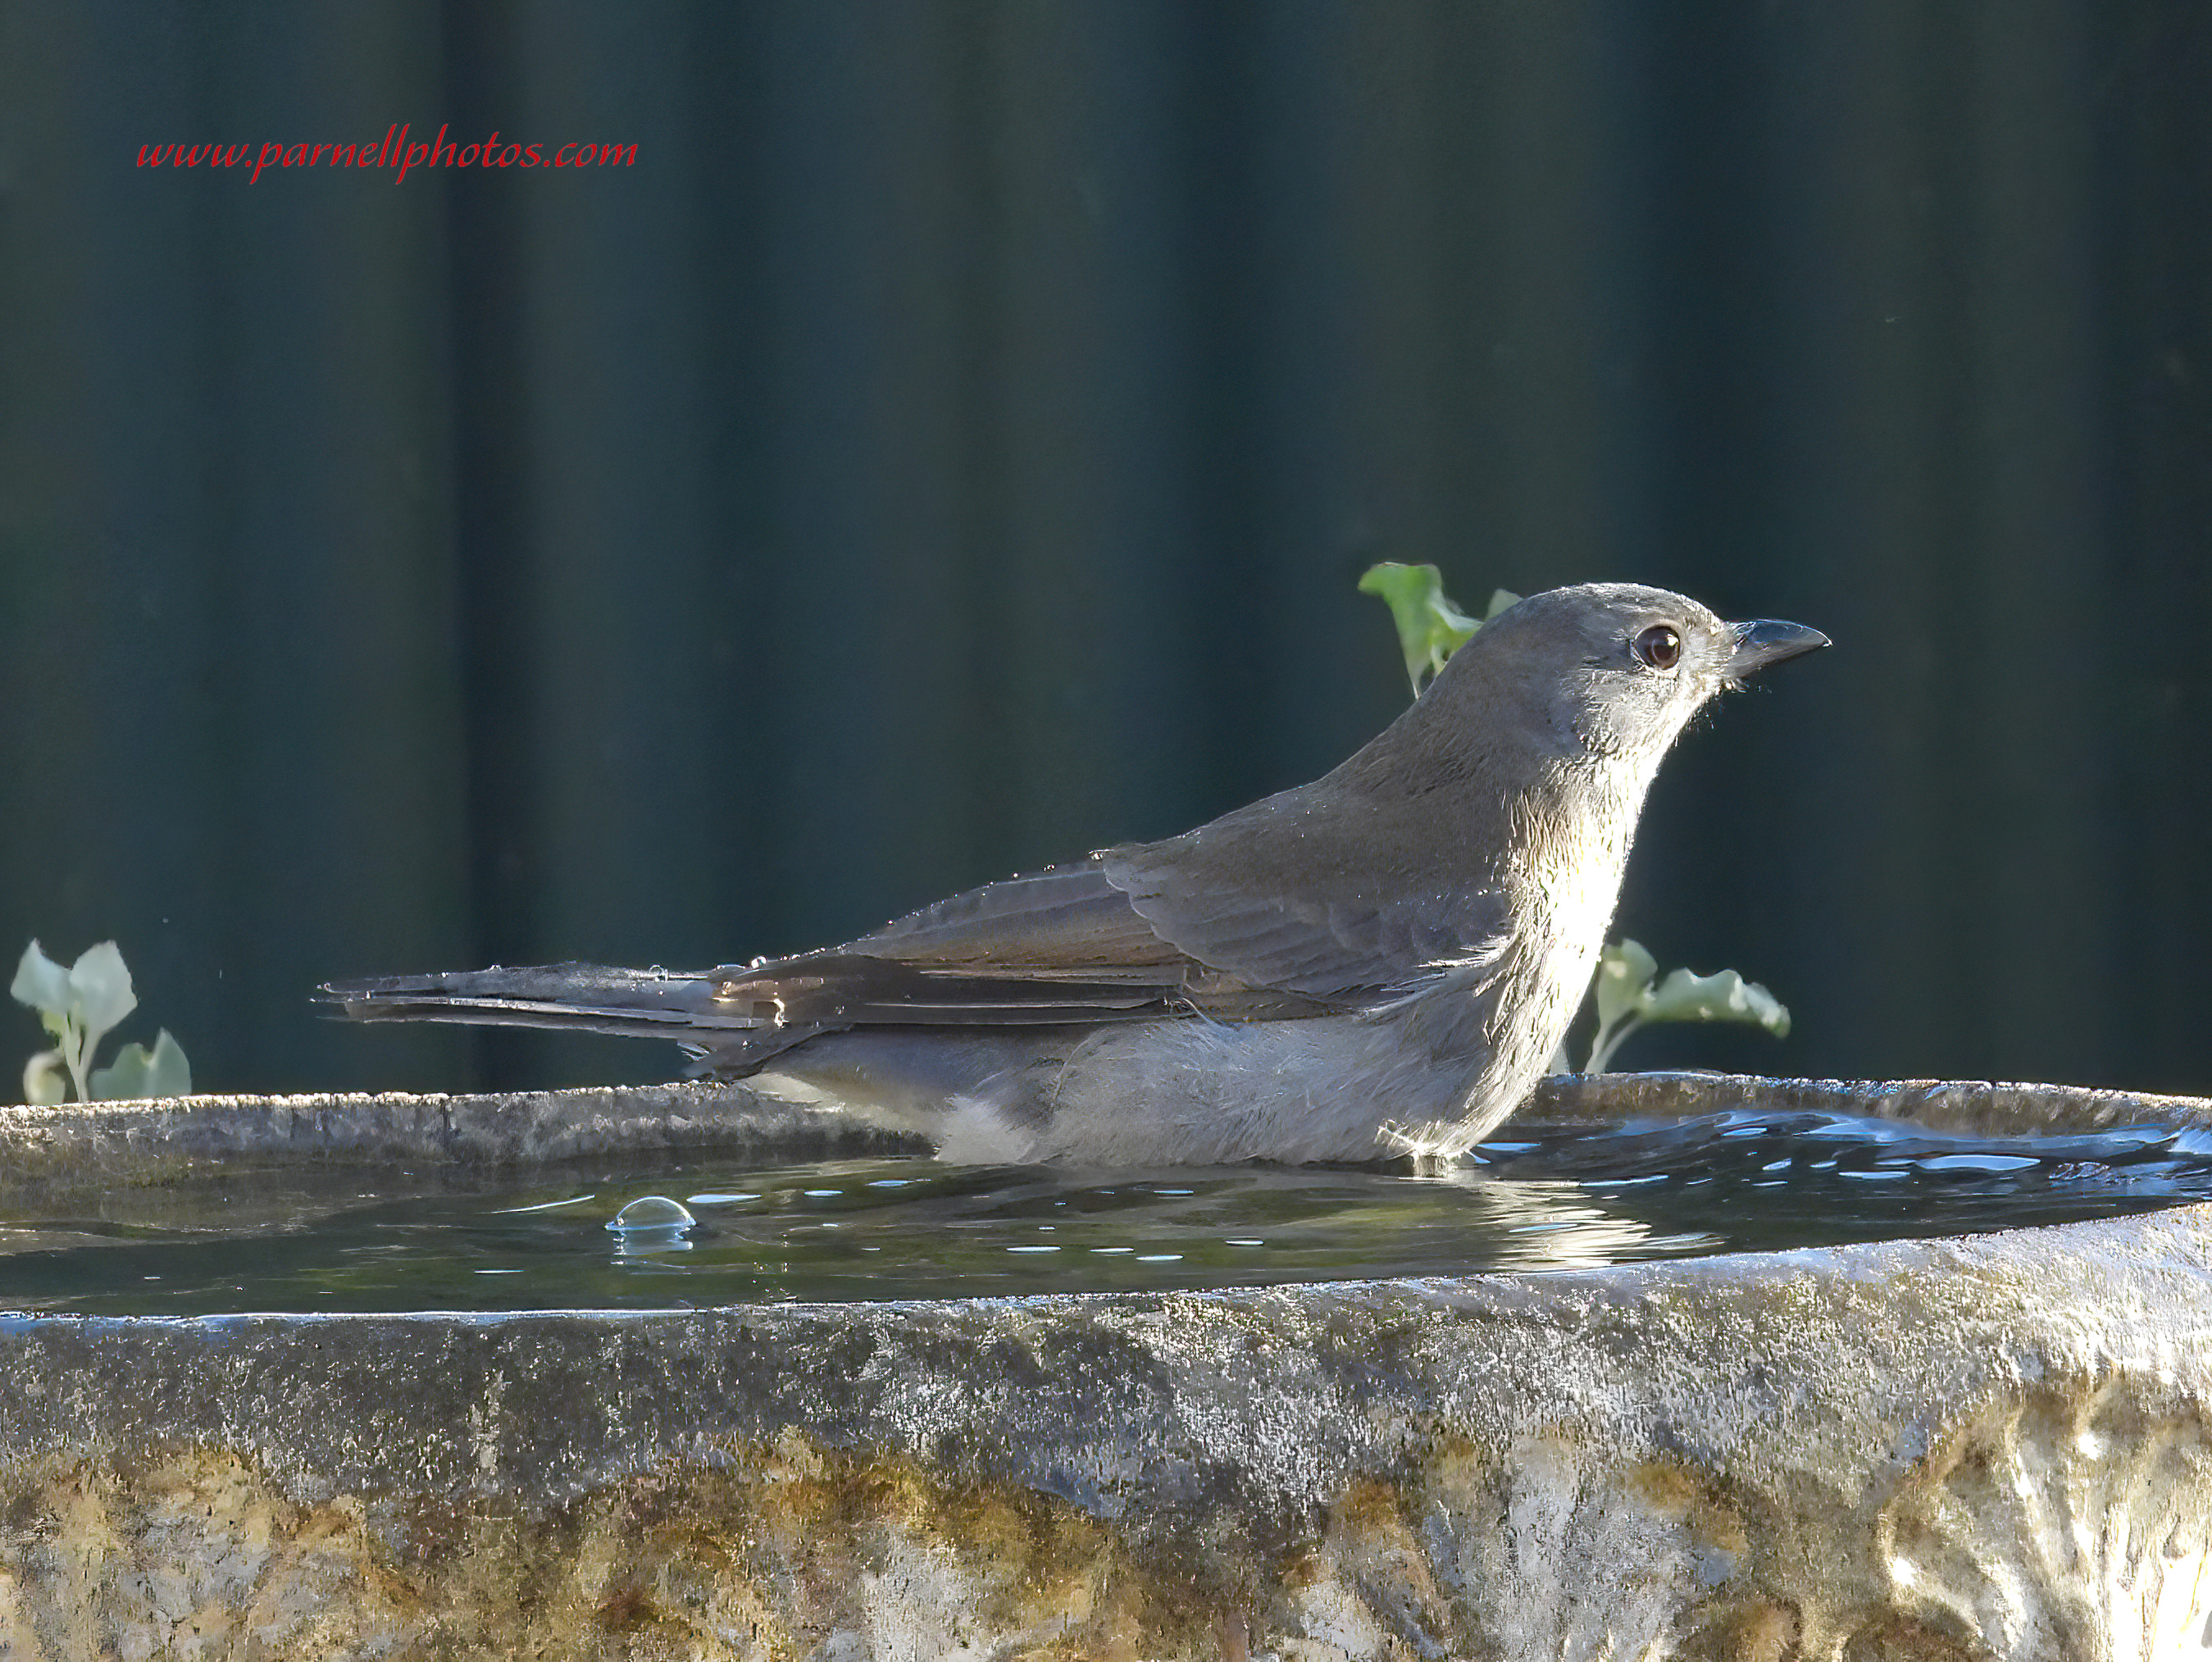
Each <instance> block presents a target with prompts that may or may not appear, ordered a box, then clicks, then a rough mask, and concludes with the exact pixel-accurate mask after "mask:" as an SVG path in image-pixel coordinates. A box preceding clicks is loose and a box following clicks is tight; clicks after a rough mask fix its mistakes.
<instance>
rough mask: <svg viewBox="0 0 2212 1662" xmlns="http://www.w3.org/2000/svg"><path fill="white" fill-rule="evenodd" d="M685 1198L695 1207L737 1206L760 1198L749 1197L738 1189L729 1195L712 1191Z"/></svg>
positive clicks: (756, 1196)
mask: <svg viewBox="0 0 2212 1662" xmlns="http://www.w3.org/2000/svg"><path fill="white" fill-rule="evenodd" d="M759 1198H760V1196H758V1195H749V1194H746V1193H745V1192H744V1190H737V1189H733V1190H731V1191H730V1192H729V1193H727V1194H720V1193H718V1192H716V1191H715V1190H711V1189H710V1190H708V1191H707V1192H706V1193H704V1194H701V1195H686V1196H684V1199H685V1200H687V1201H689V1202H690V1203H691V1204H692V1205H694V1206H735V1205H737V1204H738V1202H740V1201H757V1200H758V1199H759Z"/></svg>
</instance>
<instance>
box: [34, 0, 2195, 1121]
mask: <svg viewBox="0 0 2212 1662" xmlns="http://www.w3.org/2000/svg"><path fill="white" fill-rule="evenodd" d="M398 121H406V122H410V123H412V124H413V125H414V127H415V129H416V136H418V137H419V136H421V134H422V132H423V131H425V130H435V128H436V127H437V125H439V124H441V123H451V124H453V126H454V128H455V129H456V131H457V134H458V135H459V137H462V138H463V139H465V140H473V139H480V138H482V137H484V135H485V134H486V133H488V132H489V131H490V130H492V129H495V128H496V129H498V130H500V131H501V132H502V134H504V135H506V136H507V137H508V138H511V139H520V140H526V141H534V142H541V143H545V144H546V145H548V146H549V147H550V146H552V145H556V144H558V143H562V142H566V141H570V140H580V139H592V140H606V141H615V142H620V143H635V144H636V146H637V155H638V162H637V165H636V166H635V167H634V168H630V169H627V170H621V171H616V172H600V173H592V174H573V173H561V174H556V173H552V172H550V171H544V172H538V173H529V174H525V173H507V174H486V173H483V172H481V171H477V172H470V173H466V174H461V173H441V174H427V173H417V174H413V175H410V177H409V178H407V179H406V180H404V182H399V183H395V182H394V180H393V178H392V174H390V173H376V172H361V173H354V174H332V173H331V172H330V171H329V170H328V169H327V168H325V169H318V170H314V171H312V172H310V171H306V170H293V171H291V172H283V171H276V172H270V173H264V174H263V175H262V177H261V178H260V180H258V182H253V183H248V181H247V180H246V176H245V174H244V172H243V170H240V171H238V172H233V173H216V174H210V173H209V172H208V171H206V170H205V169H204V168H202V169H198V170H195V171H190V172H178V171H174V170H170V169H163V170H161V171H159V172H155V171H150V170H141V169H139V168H138V167H136V166H135V165H134V164H135V161H136V157H137V150H138V147H139V146H140V145H141V144H145V143H172V142H174V141H177V140H185V141H190V142H201V141H204V140H208V139H222V140H226V141H229V142H250V143H252V144H254V145H255V146H256V147H257V148H258V145H259V144H260V143H263V142H264V141H268V140H272V139H274V140H282V141H284V142H287V143H291V142H297V141H301V140H306V141H324V140H331V139H337V140H346V141H355V142H358V141H360V140H362V139H374V138H377V137H380V136H381V135H382V133H383V132H384V131H385V129H386V126H387V125H390V124H392V123H393V122H398ZM0 304H4V312H0V694H4V697H5V717H4V721H0V734H4V748H0V771H4V777H5V780H6V782H7V789H8V795H7V799H6V811H5V813H4V815H0V874H4V882H3V883H0V947H4V950H5V951H6V952H7V953H11V954H12V953H13V952H15V950H16V949H17V947H18V946H20V943H21V941H23V940H25V939H27V937H29V936H30V935H32V934H37V935H38V936H39V937H40V939H41V940H42V941H44V942H45V943H46V946H47V947H49V948H50V949H51V950H52V951H53V952H55V953H57V954H58V955H62V956H64V957H70V956H74V954H75V953H76V952H78V951H79V950H81V949H82V947H85V946H86V945H88V944H89V943H90V942H92V941H97V940H100V939H105V938H107V937H110V936H112V937H113V938H115V939H116V940H117V941H119V942H120V943H121V945H122V947H123V949H124V952H125V955H126V956H127V958H128V959H129V960H130V962H131V965H132V966H133V968H134V969H135V970H136V971H137V977H138V984H139V989H140V993H141V995H142V1000H143V1006H142V1010H141V1014H140V1015H139V1016H138V1017H137V1018H136V1019H134V1021H133V1023H132V1024H131V1026H130V1027H129V1028H127V1029H126V1030H125V1031H126V1032H127V1033H130V1034H132V1035H137V1034H139V1033H141V1032H143V1035H144V1036H147V1037H150V1036H151V1032H152V1027H153V1026H154V1024H155V1022H156V1021H158V1022H161V1023H163V1024H166V1025H167V1026H169V1027H171V1028H172V1029H173V1030H174V1031H175V1032H176V1033H177V1034H178V1035H179V1038H181V1039H182V1040H183V1042H184V1044H185V1047H186V1049H187V1050H188V1051H189V1052H190V1053H191V1057H192V1060H193V1062H194V1065H195V1069H196V1073H197V1080H198V1081H199V1083H200V1084H201V1085H202V1087H204V1088H210V1089H255V1090H294V1089H301V1088H319V1087H374V1086H395V1087H397V1086H459V1085H464V1084H468V1083H476V1082H492V1081H538V1080H552V1079H590V1078H613V1077H647V1076H652V1075H655V1074H665V1073H666V1072H668V1071H669V1070H670V1069H671V1066H672V1063H673V1060H674V1056H673V1052H672V1051H671V1050H666V1049H665V1048H662V1047H656V1046H629V1047H624V1046H623V1045H621V1044H618V1043H617V1042H613V1041H606V1042H602V1043H599V1044H586V1043H585V1042H582V1041H571V1042H569V1043H567V1044H562V1045H559V1046H550V1045H546V1044H540V1043H539V1042H538V1041H537V1040H535V1039H533V1038H526V1037H523V1038H518V1037H516V1036H512V1035H492V1036H487V1035H483V1034H474V1033H466V1032H441V1031H436V1030H424V1031H421V1032H393V1031H392V1030H379V1031H374V1032H362V1031H352V1030H349V1029H345V1028H343V1027H338V1026H332V1025H331V1024H328V1023H325V1022H321V1021H319V1020H316V1019H315V1018H314V1016H313V1014H312V1013H311V1010H310V1008H309V1006H308V1004H307V993H308V990H309V989H310V988H311V987H312V986H313V983H316V982H318V981H319V980H322V979H324V978H325V977H331V976H344V975H354V974H362V973H370V972H379V971H401V970H411V969H423V968H433V967H453V966H465V965H478V964H483V963H487V962H493V961H501V962H507V963H518V962H529V961H538V960H544V959H560V958H567V957H586V958H595V959H605V960H613V961H627V962H634V963H645V962H661V963H665V964H668V965H701V964H704V963H708V962H711V961H719V960H722V959H732V958H740V957H744V956H748V955H750V954H751V953H757V952H771V953H772V952H777V951H782V950H787V949H792V948H797V947H805V946H808V945H811V944H816V943H819V942H821V941H826V940H829V939H833V938H837V937H842V936H843V935H846V934H850V933H852V932H854V931H855V930H858V929H860V928H865V927H867V926H869V925H872V924H873V923H875V922H879V921H880V920H881V919H883V918H884V917H885V916H888V915H890V914H891V913H893V912H896V911H898V910H903V909H905V908H907V907H909V906H912V905H915V904H919V903H921V902H923V901H926V900H928V899H931V898H934V897H936V896H937V895H939V894H940V893H943V892H948V891H951V890H952V889H955V888H958V887H961V886H966V885H969V884H973V883H975V882H977V881H980V880H983V879H986V878H989V877H992V876H995V875H1000V874H1005V873H1007V872H1010V871H1012V870H1014V869H1016V868H1023V867H1030V866H1035V865H1037V864H1039V863H1042V862H1044V861H1049V860H1053V859H1056V858H1063V857H1066V856H1068V855H1075V854H1079V853H1080V852H1081V851H1083V850H1085V849H1090V848H1092V847H1095V846H1097V845H1100V844H1103V843H1110V842H1113V841H1115V840H1118V839H1122V838H1127V837H1150V836H1157V835H1161V834H1164V833H1167V832H1170V831H1176V830H1180V829H1182V828H1183V827H1184V826H1186V825H1190V824H1193V823H1195V822H1196V821H1198V820H1200V819H1204V818H1206V817H1208V816H1210V815H1212V814H1214V813H1218V812H1219V811H1221V810H1222V809H1225V808H1226V807H1231V806H1233V805H1235V804H1236V803H1237V802H1240V801H1244V800H1246V799H1248V798H1249V797H1251V796H1253V795H1255V794H1259V793H1261V792H1263V791H1266V790H1269V789H1272V788H1278V787H1280V786H1284V785H1287V784H1290V783H1292V782H1297V781H1298V780H1301V779H1303V778H1305V777H1308V776H1311V775H1313V774H1315V773H1317V772H1319V771H1320V770H1322V769H1324V768H1326V767H1328V765H1330V764H1333V763H1334V762H1335V761H1336V760H1337V759H1338V758H1340V756H1341V755H1342V754H1344V753H1345V752H1346V751H1348V750H1349V749H1350V748H1351V747H1352V746H1354V745H1355V744H1357V743H1358V741H1360V740H1362V739H1364V737H1366V736H1367V735H1368V734H1370V733H1371V732H1372V731H1373V730H1375V729H1376V728H1377V727H1379V726H1380V725H1381V724H1382V723H1383V721H1386V720H1387V719H1388V718H1389V716H1390V715H1392V714H1393V713H1394V712H1395V709H1397V708H1398V706H1399V704H1400V703H1401V699H1402V697H1403V696H1404V694H1403V687H1402V684H1401V673H1400V669H1399V666H1398V662H1397V658H1396V652H1395V646H1394V644H1393V642H1392V639H1391V636H1390V631H1389V627H1388V624H1387V622H1386V620H1385V618H1384V616H1383V612H1382V609H1381V607H1380V606H1378V605H1377V604H1376V602H1374V601H1372V600H1367V599H1364V598H1362V597H1359V596H1357V595H1356V594H1354V592H1353V588H1352V585H1353V582H1354V581H1355V579H1356V578H1357V576H1358V573H1359V571H1360V569H1362V568H1363V567H1364V565H1366V564H1367V563H1370V561H1373V560H1376V559H1382V558H1395V559H1401V560H1408V561H1434V562H1436V563H1438V564H1440V565H1442V566H1443V569H1444V570H1445V572H1446V574H1447V575H1448V577H1449V579H1450V581H1451V582H1452V585H1453V587H1454V588H1455V592H1457V593H1458V594H1459V595H1460V596H1461V598H1462V600H1465V601H1467V602H1468V603H1469V604H1472V605H1479V604H1480V601H1481V600H1483V598H1484V597H1486V595H1487V594H1488V592H1489V590H1490V588H1491V587H1492V586H1493V585H1499V584H1502V585H1505V586H1508V587H1514V588H1517V589H1522V590H1527V589H1533V588H1537V587H1544V586H1547V585H1550V584H1553V583H1557V582H1565V581H1579V580H1585V579H1591V578H1601V577H1607V578H1632V579H1638V580H1642V581H1650V582H1656V583H1662V584H1667V585H1670V586H1674V587H1681V588H1684V589H1686V590H1688V591H1690V592H1692V593H1693V594H1697V595H1699V596H1700V597H1702V598H1703V599H1705V600H1708V601H1710V602H1711V604H1713V605H1714V606H1717V607H1718V608H1719V609H1721V610H1722V611H1723V612H1728V613H1729V614H1731V615H1736V616H1742V615H1747V614H1764V615H1771V616H1778V617H1783V618H1795V619H1797V620H1799V621H1802V622H1805V623H1809V624H1815V625H1817V626H1819V627H1820V628H1822V629H1824V630H1827V631H1828V632H1829V633H1830V634H1831V635H1832V636H1834V637H1835V639H1836V642H1837V647H1836V649H1835V650H1834V651H1832V652H1830V653H1826V654H1821V655H1820V657H1818V658H1816V659H1814V660H1812V661H1809V662H1808V663H1805V664H1803V665H1796V666H1792V667H1790V669H1789V670H1788V671H1787V672H1784V673H1781V674H1779V675H1778V676H1777V677H1776V678H1775V679H1774V680H1773V682H1772V684H1771V686H1770V687H1768V688H1766V689H1765V690H1763V691H1761V692H1760V693H1759V694H1758V695H1756V696H1752V697H1743V698H1739V699H1736V700H1735V701H1733V702H1732V703H1730V704H1729V706H1728V707H1726V708H1725V709H1722V710H1721V711H1720V712H1718V713H1717V715H1716V717H1715V718H1714V719H1713V720H1712V721H1711V722H1710V723H1706V724H1702V725H1701V727H1700V729H1699V731H1697V732H1696V733H1694V734H1692V735H1691V737H1690V738H1689V740H1687V741H1686V744H1685V745H1684V746H1683V748H1682V751H1681V752H1680V754H1679V755H1678V756H1677V758H1675V760H1674V762H1673V763H1672V764H1670V765H1669V768H1668V771H1667V772H1666V774H1665V775H1664V776H1662V779H1661V782H1660V784H1659V786H1658V788H1657V790H1656V793H1655V795H1654V798H1653V801H1652V803H1651V807H1650V813H1649V814H1648V816H1647V818H1646V819H1645V822H1644V834H1643V837H1642V839H1641V842H1640V844H1639V848H1638V855H1637V858H1636V860H1635V861H1634V863H1633V865H1632V869H1631V873H1630V877H1629V883H1628V889H1627V892H1626V898H1625V900H1624V904H1623V910H1622V916H1621V923H1622V926H1623V927H1624V928H1626V930H1627V931H1628V932H1630V933H1632V934H1636V935H1638V936H1639V937H1641V938H1642V939H1644V941H1646V942H1647V943H1649V944H1650V945H1651V946H1652V947H1654V948H1655V949H1656V951H1657V953H1659V955H1660V957H1661V959H1662V961H1664V962H1668V963H1678V962H1687V963H1690V964H1692V965H1697V966H1698V967H1700V968H1706V969H1710V968H1714V967H1717V966H1719V965H1723V964H1728V965H1736V966H1738V967H1740V968H1741V969H1742V970H1744V971H1746V972H1747V973H1748V974H1750V975H1752V976H1753V977H1756V978H1759V979H1761V980H1764V981H1766V982H1767V983H1770V984H1771V986H1772V987H1773V988H1774V989H1775V990H1776V991H1777V992H1778V994H1780V995H1782V996H1783V997H1784V999H1785V1000H1786V1001H1788V1002H1789V1003H1790V1006H1791V1007H1792V1008H1793V1009H1794V1011H1795V1012H1796V1018H1797V1029H1796V1032H1795V1033H1794V1034H1793V1035H1792V1037H1791V1038H1790V1039H1789V1040H1788V1041H1786V1042H1785V1043H1782V1044H1775V1043H1774V1042H1772V1041H1771V1040H1769V1039H1767V1038H1765V1037H1763V1036H1761V1035H1758V1034H1751V1033H1731V1032H1695V1033H1686V1034H1654V1035H1650V1036H1647V1037H1646V1038H1639V1039H1638V1041H1636V1044H1635V1046H1634V1047H1633V1048H1632V1049H1631V1050H1629V1051H1628V1052H1627V1053H1626V1057H1625V1060H1627V1061H1629V1062H1636V1061H1638V1060H1641V1061H1644V1062H1660V1061H1668V1060H1672V1061H1684V1062H1705V1063H1708V1064H1711V1065H1717V1066H1756V1067H1762V1068H1775V1069H1778V1070H1787V1071H1796V1072H1805V1073H1812V1074H1832V1075H1942V1074H1963V1075H1985V1076H1986V1075H1995V1076H1997V1077H2000V1078H2046V1077H2055V1078H2060V1079H2065V1080H2071V1081H2089V1082H2098V1083H2112V1084H2121V1085H2130V1086H2137V1087H2171V1088H2177V1089H2185V1090H2197V1091H2203V1090H2212V1022H2208V1021H2207V1020H2206V1019H2205V1017H2204V1014H2203V1009H2202V1005H2203V1000H2202V997H2201V995H2200V992H2201V989H2202V987H2203V985H2204V976H2203V963H2204V962H2205V953H2204V950H2203V943H2204V942H2205V941H2206V939H2207V936H2208V926H2212V874H2208V872H2207V868H2206V861H2205V860H2204V858H2203V849H2204V848H2205V846H2206V829H2205V828H2206V824H2207V814H2208V811H2212V790H2208V788H2207V762H2208V751H2212V743H2208V740H2207V738H2206V730H2207V725H2208V722H2207V716H2208V714H2212V671H2208V667H2207V662H2206V657H2207V633H2208V606H2207V601H2208V598H2212V565H2208V559H2207V554H2208V540H2212V393H2208V381H2207V377H2208V375H2212V356H2208V352H2207V346H2208V340H2207V336H2208V319H2209V318H2212V9H2208V8H2206V7H2205V6H2204V5H2203V3H2201V0H1986V3H1978V4H1968V3H1940V0H1936V3H1931V0H1850V3H1823V0H1796V3H1788V4H1770V3H1753V0H1744V3H1734V4H1709V3H1680V4H1674V3H1667V4H1656V3H1651V0H1619V3H1566V0H1560V3H1538V0H1464V3H1457V4H1447V3H1419V0H1399V3H1369V4H1358V3H1322V0H1268V3H1255V4H1245V5H1214V4H1203V3H1196V0H998V3H957V0H946V3H912V4H892V3H881V4H860V3H838V0H788V3H750V4H747V3H735V0H702V3H696V4H653V3H635V0H633V3H629V4H625V5H622V6H612V5H605V4H599V3H574V4H568V3H544V4H530V5H523V4H514V5H474V4H452V5H447V6H444V7H440V6H437V5H435V4H408V3H397V0H391V3H384V0H380V3H377V4H373V5H361V4H356V3H348V4H331V5H290V6H283V5H239V4H233V5H216V6H204V5H197V4H185V3H149V0H118V3H111V4H89V3H85V4H68V3H27V0H13V3H7V4H5V5H0ZM8 943H15V944H14V945H9V944H8ZM12 1031H16V1032H17V1043H18V1046H19V1048H20V1049H21V1050H22V1051H23V1052H25V1053H26V1054H27V1052H28V1051H29V1050H31V1049H32V1048H33V1046H34V1045H35V1044H36V1043H37V1042H38V1038H39V1035H38V1032H37V1029H36V1026H35V1025H34V1023H33V1020H32V1019H31V1017H30V1015H29V1014H28V1013H27V1012H22V1013H19V1017H18V1018H17V1019H16V1028H15V1030H12ZM0 1065H4V1068H5V1069H7V1070H9V1071H12V1068H13V1067H14V1063H13V1062H11V1061H9V1060H8V1059H7V1056H6V1053H4V1051H0Z"/></svg>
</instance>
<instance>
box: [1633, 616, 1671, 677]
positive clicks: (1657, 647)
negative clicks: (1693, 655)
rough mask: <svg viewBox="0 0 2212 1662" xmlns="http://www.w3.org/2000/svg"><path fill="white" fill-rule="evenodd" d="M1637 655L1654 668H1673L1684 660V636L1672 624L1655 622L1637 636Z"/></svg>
mask: <svg viewBox="0 0 2212 1662" xmlns="http://www.w3.org/2000/svg"><path fill="white" fill-rule="evenodd" d="M1636 655H1637V656H1638V657H1639V658H1641V659H1642V660H1643V661H1644V662H1645V663H1647V664H1649V665H1650V666H1651V667H1652V668H1654V669H1672V668H1674V666H1675V665H1676V664H1678V663H1680V661H1681V660H1682V637H1681V636H1680V635H1678V634H1676V633H1675V632H1674V625H1673V624H1652V625H1651V627H1650V628H1649V629H1647V630H1644V633H1642V634H1641V635H1639V636H1637V637H1636Z"/></svg>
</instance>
